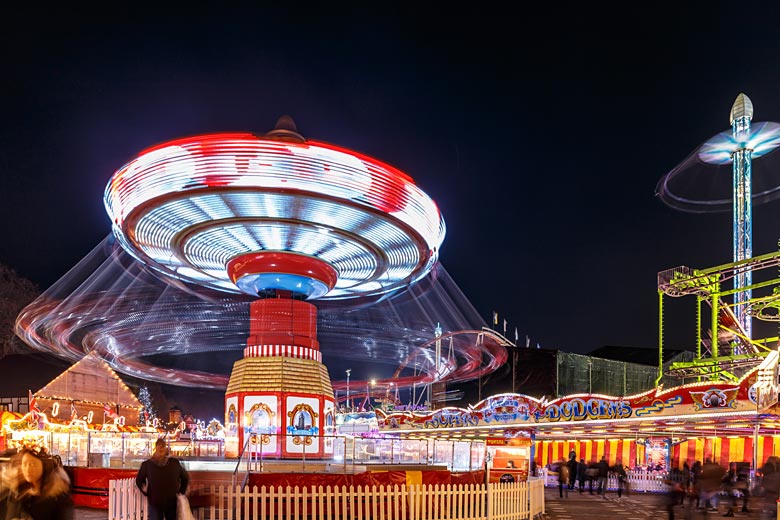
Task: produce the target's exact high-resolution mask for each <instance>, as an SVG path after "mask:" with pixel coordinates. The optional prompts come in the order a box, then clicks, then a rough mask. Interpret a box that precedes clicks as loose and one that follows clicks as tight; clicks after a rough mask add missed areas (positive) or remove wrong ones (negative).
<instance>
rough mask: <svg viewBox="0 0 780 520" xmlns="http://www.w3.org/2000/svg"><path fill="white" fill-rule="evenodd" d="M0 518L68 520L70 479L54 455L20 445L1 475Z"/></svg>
mask: <svg viewBox="0 0 780 520" xmlns="http://www.w3.org/2000/svg"><path fill="white" fill-rule="evenodd" d="M2 482H3V486H2V492H1V493H0V496H1V497H2V499H1V500H0V518H8V519H15V518H32V519H33V520H72V518H73V498H72V497H71V489H70V479H69V478H68V474H67V473H65V469H64V468H63V467H62V464H61V463H60V461H59V458H57V457H51V456H49V455H48V454H47V453H46V452H45V450H36V449H30V448H23V449H22V450H21V451H19V452H18V453H17V454H16V455H14V456H13V457H12V458H11V460H10V461H9V465H8V467H7V469H6V471H5V473H4V475H3V479H2Z"/></svg>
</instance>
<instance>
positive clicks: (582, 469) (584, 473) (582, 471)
mask: <svg viewBox="0 0 780 520" xmlns="http://www.w3.org/2000/svg"><path fill="white" fill-rule="evenodd" d="M586 480H588V465H587V464H585V459H580V461H579V463H577V483H578V484H579V486H580V493H582V492H583V491H585V481H586ZM590 487H591V493H592V492H593V484H591V486H590Z"/></svg>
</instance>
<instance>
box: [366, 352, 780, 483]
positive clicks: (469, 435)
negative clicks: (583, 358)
mask: <svg viewBox="0 0 780 520" xmlns="http://www.w3.org/2000/svg"><path fill="white" fill-rule="evenodd" d="M777 360H778V353H777V351H773V352H772V353H771V354H770V355H769V356H767V357H766V358H765V360H764V362H763V363H762V364H761V366H760V367H758V368H757V369H755V370H753V371H751V372H750V373H748V374H747V375H745V376H744V377H743V378H742V379H740V380H738V381H734V382H733V383H729V382H724V381H703V382H697V383H691V384H687V385H684V386H680V387H676V388H669V389H664V388H655V389H653V390H650V391H648V392H644V393H641V394H637V395H633V396H626V397H615V396H607V395H595V394H578V395H571V396H564V397H561V398H558V399H554V400H551V401H546V400H540V399H536V398H534V397H530V396H526V395H522V394H503V395H496V396H492V397H489V398H487V399H485V400H483V401H481V402H479V403H477V404H476V405H473V406H470V407H469V408H443V409H439V410H434V411H431V412H423V413H419V412H395V413H389V414H386V413H383V412H381V411H378V412H377V415H378V417H379V421H378V426H379V430H380V431H382V432H386V433H393V434H396V435H399V436H400V437H401V438H429V437H433V436H435V437H437V438H439V439H443V438H449V439H460V440H466V439H513V438H517V439H528V440H529V442H528V445H529V449H528V452H527V455H523V452H518V453H517V454H512V457H513V458H512V465H515V466H518V465H519V464H525V463H526V462H527V463H528V464H529V466H532V467H536V468H540V467H545V466H547V465H549V464H553V463H555V462H558V461H561V460H566V459H567V458H568V456H569V454H570V453H571V452H572V451H573V452H574V453H575V455H576V457H577V458H578V459H584V460H585V462H586V463H593V462H598V461H600V460H601V459H602V458H604V459H606V460H607V462H608V463H609V464H610V465H615V464H621V465H623V466H626V467H629V468H642V469H646V468H648V467H649V468H650V469H654V470H665V471H669V470H673V469H675V468H677V469H681V468H682V467H683V465H684V464H685V463H686V462H687V463H688V464H689V465H690V464H693V462H694V461H696V460H699V461H702V462H704V461H705V460H706V459H712V460H713V461H714V462H716V463H719V464H721V465H723V466H727V465H728V463H729V462H732V461H738V462H741V461H746V462H750V463H751V464H752V465H753V467H756V465H759V466H760V465H761V464H762V463H763V462H764V461H765V460H766V458H767V457H769V456H770V455H778V454H780V429H779V428H778V426H780V422H779V420H778V415H777V407H776V405H777V390H778V384H777V381H778V368H777ZM493 442H495V441H490V444H492V443H493ZM492 456H493V462H494V463H495V464H494V465H496V464H497V465H501V466H506V465H507V461H508V455H506V454H504V453H502V452H496V453H492ZM503 469H506V468H503Z"/></svg>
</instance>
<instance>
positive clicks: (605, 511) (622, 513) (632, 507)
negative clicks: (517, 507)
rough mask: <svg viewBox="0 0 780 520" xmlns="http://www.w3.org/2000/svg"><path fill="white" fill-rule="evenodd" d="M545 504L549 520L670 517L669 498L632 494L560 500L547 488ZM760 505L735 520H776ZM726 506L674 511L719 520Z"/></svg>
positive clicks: (682, 517) (679, 518) (679, 517)
mask: <svg viewBox="0 0 780 520" xmlns="http://www.w3.org/2000/svg"><path fill="white" fill-rule="evenodd" d="M545 501H546V509H547V516H546V520H591V519H608V520H624V519H625V520H629V519H632V520H633V519H642V520H644V519H651V518H652V519H666V518H669V514H668V512H667V510H666V496H664V495H659V494H655V493H630V494H629V495H627V496H626V495H623V497H622V498H620V499H618V497H617V494H615V493H614V492H609V493H607V496H606V498H602V497H600V496H598V495H591V494H589V493H588V492H587V491H586V492H585V493H583V494H580V493H579V492H576V491H574V492H572V491H570V492H569V496H568V497H564V498H560V496H559V493H558V488H545ZM760 506H761V504H760V503H759V502H758V499H751V501H749V502H748V510H749V512H748V513H743V512H741V503H740V504H739V507H738V508H737V509H736V512H735V513H734V518H735V520H738V519H741V520H764V519H769V518H772V519H774V518H776V517H775V516H774V515H772V514H769V515H767V516H762V515H761V514H760V509H761V507H760ZM726 510H727V506H726V504H725V503H723V504H721V505H720V506H719V507H718V510H717V511H707V512H704V511H702V510H696V509H695V508H693V509H690V510H689V511H687V513H688V514H689V515H690V516H686V508H685V507H683V506H676V507H675V508H674V510H673V512H674V518H675V519H676V520H686V519H687V518H690V519H691V520H699V519H703V518H708V519H710V520H715V519H716V518H718V519H720V518H721V517H722V516H723V514H724V513H725V512H726Z"/></svg>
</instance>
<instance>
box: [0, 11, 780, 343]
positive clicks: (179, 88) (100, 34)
mask: <svg viewBox="0 0 780 520" xmlns="http://www.w3.org/2000/svg"><path fill="white" fill-rule="evenodd" d="M263 4H264V5H262V8H261V7H252V8H250V7H247V6H244V7H241V8H237V7H220V8H219V9H218V10H217V9H213V10H212V9H207V10H198V9H195V8H194V7H192V6H187V7H182V8H181V9H180V10H174V9H172V8H167V9H164V10H160V9H159V8H158V9H155V10H150V9H144V8H141V7H138V8H137V10H133V8H131V7H127V6H125V7H122V8H120V9H124V11H122V10H119V11H115V12H112V13H111V14H110V15H109V14H106V15H105V16H100V14H99V13H94V12H89V13H87V12H83V13H80V12H76V11H73V10H67V11H65V10H62V11H59V12H58V11H47V12H45V13H44V12H40V11H36V12H33V11H30V12H19V11H17V12H15V13H4V16H3V17H2V22H0V24H2V31H0V39H2V44H3V45H2V51H0V52H2V66H3V70H2V74H1V75H0V89H1V91H0V107H1V110H0V114H2V121H3V124H2V126H0V222H2V224H0V225H1V226H2V228H0V229H2V240H0V262H2V263H5V264H7V265H9V266H11V267H12V268H14V269H15V270H16V271H17V272H18V273H19V274H20V275H22V276H24V277H26V278H29V279H30V280H32V281H33V282H35V283H36V284H38V285H39V286H40V288H41V289H45V288H47V287H48V286H49V285H51V284H52V283H53V282H55V281H56V280H58V279H59V278H60V277H61V276H62V275H64V274H65V273H66V272H67V271H68V269H69V268H70V267H72V266H73V265H74V264H76V262H78V260H80V259H81V258H82V257H83V256H84V255H86V254H87V253H88V252H89V251H90V250H91V249H92V248H93V247H94V246H95V245H96V244H97V243H98V242H99V241H100V240H102V239H103V238H104V237H105V236H106V235H107V234H108V233H109V232H110V222H109V220H108V217H107V216H106V212H105V209H104V207H103V199H102V197H103V191H104V189H105V186H106V183H107V181H108V179H109V177H110V176H111V174H112V173H113V172H114V171H115V170H116V169H118V168H119V167H121V166H122V165H123V164H124V163H125V162H126V161H127V160H129V159H130V158H132V157H133V156H134V155H135V154H136V153H137V152H139V151H140V150H142V149H144V148H146V147H148V146H151V145H154V144H157V143H159V142H161V141H166V140H169V139H173V138H177V137H182V136H187V135H192V134H199V133H207V132H219V131H250V132H256V133H265V132H266V131H268V130H270V129H271V128H272V127H273V126H274V124H275V122H276V120H277V118H278V117H279V116H281V115H282V114H289V115H291V116H292V117H293V118H294V120H295V122H296V123H297V126H298V130H299V131H300V132H301V133H302V134H303V135H304V136H306V137H309V138H312V139H317V140H320V141H326V142H332V143H336V144H339V145H341V146H344V147H347V148H351V149H353V150H357V151H359V152H363V153H365V154H368V155H371V156H374V157H376V158H378V159H381V160H383V161H385V162H387V163H389V164H391V165H393V166H396V167H398V168H400V169H402V170H404V171H405V172H407V173H408V174H409V175H410V176H411V177H412V178H414V179H415V181H416V182H417V184H418V185H419V186H421V187H422V188H423V190H425V191H426V192H427V193H428V194H429V195H430V196H431V197H432V198H433V199H434V200H435V201H436V202H437V204H438V205H439V207H440V209H441V211H442V213H443V215H444V219H445V222H446V224H447V236H446V238H445V241H444V245H443V247H442V250H441V256H440V259H441V262H442V264H443V265H444V267H445V268H446V269H447V271H448V272H449V274H450V275H451V276H452V278H453V279H454V280H455V281H456V282H457V283H458V285H459V286H460V288H461V289H462V290H463V292H464V293H465V294H466V296H467V297H468V298H469V300H470V301H471V303H472V304H473V305H474V307H475V308H476V309H477V311H479V313H480V314H481V315H482V316H483V317H484V319H485V322H486V323H490V321H491V316H492V313H493V311H494V310H495V311H497V312H498V313H499V315H500V318H501V321H503V319H507V322H508V331H507V335H508V336H510V338H512V337H513V336H514V329H515V327H516V328H517V329H518V331H519V335H520V337H521V338H524V337H525V336H526V335H528V336H529V337H530V340H531V342H532V345H533V346H535V345H536V344H537V343H539V344H540V345H541V346H542V348H555V349H561V350H564V351H570V352H578V353H587V352H589V351H591V350H593V349H595V348H598V347H601V346H603V345H618V346H627V347H649V348H653V347H655V346H656V345H657V341H658V339H657V336H658V322H657V319H658V318H657V301H658V300H657V293H656V275H657V273H658V272H659V271H661V270H664V269H667V268H670V267H675V266H678V265H688V266H691V267H709V266H714V265H719V264H723V263H727V262H730V261H731V256H732V253H731V215H730V214H710V215H697V214H688V213H682V212H679V211H676V210H673V209H671V208H668V207H666V206H665V205H664V204H663V203H662V202H661V201H660V200H658V199H657V198H656V197H655V196H654V191H655V186H656V183H657V182H658V180H659V179H660V178H661V176H662V175H664V174H665V173H667V172H668V171H669V170H671V169H672V168H674V167H675V166H676V165H677V164H678V163H679V162H681V161H682V160H683V159H685V157H686V156H687V155H688V154H689V153H690V152H691V151H693V150H694V148H696V147H697V146H698V145H699V144H701V143H702V142H703V141H704V140H706V139H708V138H709V137H711V136H713V135H714V134H716V133H718V132H721V131H724V130H727V129H728V127H729V124H728V123H729V121H728V116H729V110H730V108H731V105H732V103H733V101H734V99H735V98H736V96H737V94H739V93H740V92H744V93H746V94H747V95H748V96H749V97H750V98H751V99H752V101H753V104H754V106H755V117H754V121H780V39H779V38H778V37H777V29H776V24H777V20H780V8H779V7H778V4H776V3H772V2H766V3H763V4H750V3H739V7H737V4H734V3H733V2H728V3H726V2H723V3H717V2H707V3H700V4H694V3H669V4H668V5H666V4H656V3H650V4H638V5H629V6H626V5H622V6H621V8H620V9H617V10H615V9H614V8H608V7H603V8H601V7H598V4H597V3H589V4H584V5H579V6H578V7H575V8H568V7H565V6H563V5H561V4H555V3H554V4H549V3H547V4H545V5H544V6H543V5H541V4H543V3H531V4H527V5H526V4H523V5H522V7H520V6H518V7H517V8H516V9H514V10H513V12H512V13H511V14H510V12H505V11H502V10H498V8H496V9H491V8H490V6H482V7H481V9H478V10H477V9H475V10H473V11H465V10H464V11H461V10H457V9H456V8H455V7H454V5H455V4H446V5H442V7H441V9H434V8H429V7H421V6H420V5H415V6H413V7H408V8H407V7H399V6H398V5H395V4H392V5H391V4H387V5H383V9H382V10H381V12H380V10H379V9H378V8H374V9H373V10H367V9H366V8H365V7H363V8H359V9H354V10H353V9H347V8H340V7H338V6H335V7H334V6H333V5H328V6H327V9H326V8H324V7H320V8H317V9H315V10H311V9H310V8H308V7H306V6H305V5H304V4H300V5H299V4H289V3H288V4H283V5H282V4H280V3H272V4H269V5H265V4H267V3H263ZM114 9H116V8H115V7H112V11H113V10H114ZM778 218H780V201H776V202H774V203H769V204H767V205H764V206H761V207H757V208H755V210H754V248H753V251H754V254H755V255H757V254H763V253H768V252H772V251H775V250H776V249H777V247H778V246H777V242H778V239H779V238H780V229H779V228H778V225H777V222H778V221H779V220H778ZM681 326H682V327H693V322H692V321H690V322H688V323H687V324H685V323H684V324H683V325H681ZM692 337H693V336H692V333H691V334H688V336H685V335H682V336H680V339H679V340H678V339H676V337H675V335H674V334H672V332H670V336H669V338H667V341H668V342H670V343H671V345H672V346H686V345H684V344H683V343H684V340H685V339H690V338H692ZM688 346H692V345H688Z"/></svg>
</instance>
